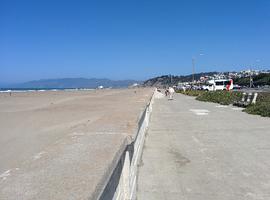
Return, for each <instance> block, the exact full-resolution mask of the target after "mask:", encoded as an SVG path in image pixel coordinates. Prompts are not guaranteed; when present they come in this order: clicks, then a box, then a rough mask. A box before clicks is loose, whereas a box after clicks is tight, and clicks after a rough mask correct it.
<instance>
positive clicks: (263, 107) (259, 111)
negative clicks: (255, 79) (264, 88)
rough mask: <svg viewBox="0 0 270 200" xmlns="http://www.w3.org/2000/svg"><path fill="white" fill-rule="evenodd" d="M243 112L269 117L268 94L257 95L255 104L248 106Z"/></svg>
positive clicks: (269, 96) (269, 100) (269, 95)
mask: <svg viewBox="0 0 270 200" xmlns="http://www.w3.org/2000/svg"><path fill="white" fill-rule="evenodd" d="M244 111H245V112H247V113H249V114H254V115H261V116H263V117H270V93H259V94H258V98H257V102H256V104H251V105H249V106H248V107H247V108H246V109H245V110H244Z"/></svg>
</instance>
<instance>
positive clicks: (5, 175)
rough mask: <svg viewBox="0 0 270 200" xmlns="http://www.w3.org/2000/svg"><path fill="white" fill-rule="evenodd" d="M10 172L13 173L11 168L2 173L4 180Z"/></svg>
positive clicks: (0, 176) (1, 176) (0, 175)
mask: <svg viewBox="0 0 270 200" xmlns="http://www.w3.org/2000/svg"><path fill="white" fill-rule="evenodd" d="M10 173H11V170H10V169H9V170H7V171H5V172H4V173H2V174H0V178H1V179H2V180H6V179H7V177H8V176H10Z"/></svg>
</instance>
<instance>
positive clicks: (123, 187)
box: [98, 90, 158, 200]
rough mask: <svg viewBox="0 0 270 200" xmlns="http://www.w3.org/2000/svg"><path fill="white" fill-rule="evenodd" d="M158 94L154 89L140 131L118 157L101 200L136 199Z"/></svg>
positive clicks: (139, 123) (142, 118)
mask: <svg viewBox="0 0 270 200" xmlns="http://www.w3.org/2000/svg"><path fill="white" fill-rule="evenodd" d="M157 95H158V92H157V90H155V91H154V93H153V95H152V97H151V100H150V102H149V104H148V105H147V107H146V108H145V110H144V112H143V113H142V115H141V117H140V120H139V122H138V132H137V134H136V136H135V138H132V139H131V140H130V141H129V142H128V143H127V146H126V148H125V149H124V151H122V153H121V154H120V157H119V158H116V159H117V160H116V163H117V164H116V166H115V167H114V169H113V170H112V172H111V175H110V177H109V179H108V181H107V183H106V184H105V185H106V186H105V188H104V190H103V191H102V193H101V194H100V195H99V197H98V199H100V200H109V199H114V200H135V199H136V191H137V174H138V173H137V171H138V164H139V161H140V159H141V155H142V150H143V145H144V139H145V133H146V131H147V128H148V124H149V120H150V116H151V112H152V104H153V103H154V99H155V98H156V96H157Z"/></svg>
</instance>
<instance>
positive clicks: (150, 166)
mask: <svg viewBox="0 0 270 200" xmlns="http://www.w3.org/2000/svg"><path fill="white" fill-rule="evenodd" d="M138 199H139V200H145V199H147V200H152V199H154V200H158V199H162V200H166V199H173V200H174V199H185V200H186V199H188V200H235V199H237V200H242V199H243V200H249V199H250V200H251V199H252V200H253V199H256V200H261V199H265V200H266V199H267V200H268V199H270V118H262V117H259V116H253V115H248V114H246V113H244V112H241V111H240V110H237V109H236V108H233V107H230V106H228V107H223V106H219V105H218V104H213V103H204V102H199V101H196V100H194V98H192V97H188V96H183V95H180V94H179V95H177V96H176V97H175V100H173V101H168V100H167V99H157V100H156V101H155V104H154V107H153V114H152V119H151V122H150V129H149V131H148V135H147V137H146V142H145V148H144V152H143V156H142V163H141V167H140V169H139V179H138Z"/></svg>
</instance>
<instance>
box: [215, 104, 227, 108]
mask: <svg viewBox="0 0 270 200" xmlns="http://www.w3.org/2000/svg"><path fill="white" fill-rule="evenodd" d="M227 107H228V106H226V105H217V106H216V108H227Z"/></svg>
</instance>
